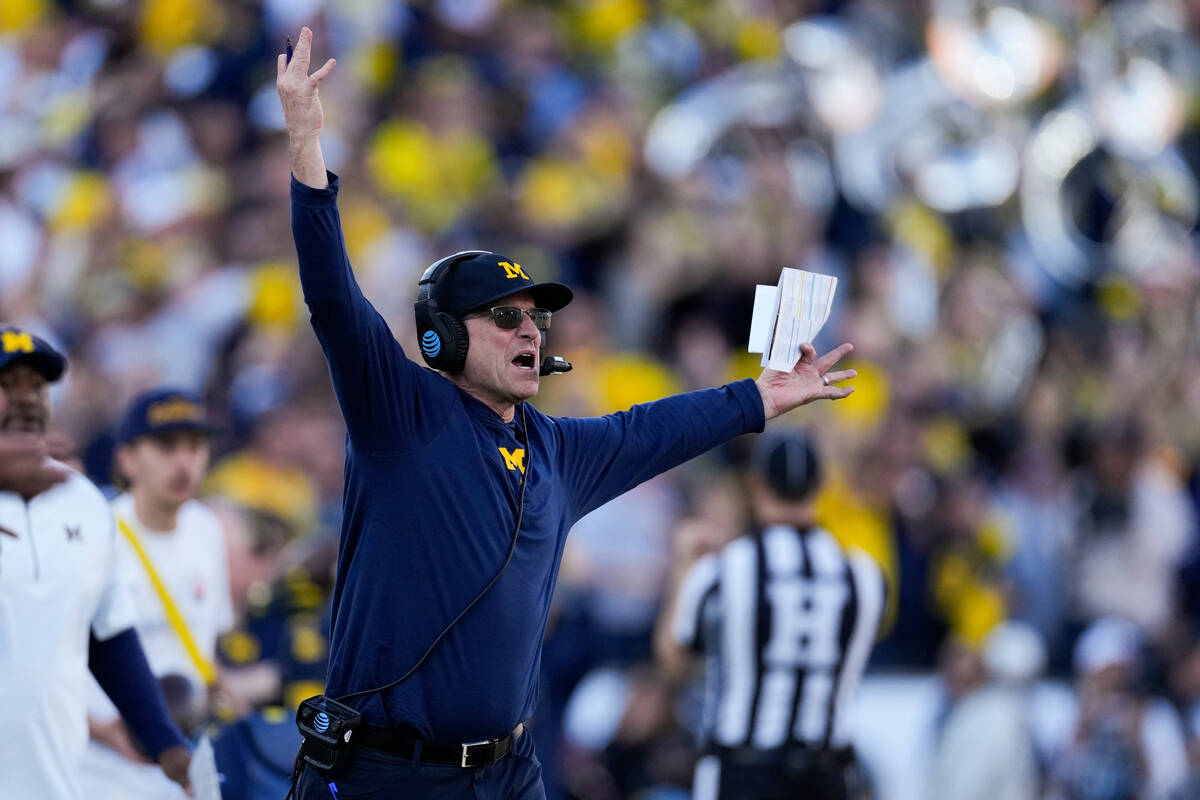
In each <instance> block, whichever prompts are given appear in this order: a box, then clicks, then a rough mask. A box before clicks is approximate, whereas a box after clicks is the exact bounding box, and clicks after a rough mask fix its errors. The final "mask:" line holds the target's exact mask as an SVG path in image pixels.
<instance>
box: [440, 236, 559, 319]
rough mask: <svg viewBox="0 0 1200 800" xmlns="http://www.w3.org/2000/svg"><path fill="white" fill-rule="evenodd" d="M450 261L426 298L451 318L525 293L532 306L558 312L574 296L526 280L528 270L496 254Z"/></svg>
mask: <svg viewBox="0 0 1200 800" xmlns="http://www.w3.org/2000/svg"><path fill="white" fill-rule="evenodd" d="M450 258H453V259H454V263H453V264H450V265H449V266H448V267H447V268H446V269H445V270H444V271H443V272H442V273H441V274H440V275H439V276H438V279H437V283H436V284H434V285H433V286H432V287H431V291H430V297H431V298H432V299H433V300H435V301H437V306H438V310H439V311H444V312H446V313H449V314H451V315H453V316H455V317H460V318H461V317H463V316H464V315H466V314H468V313H470V312H472V311H478V310H479V309H483V308H489V307H490V306H491V304H492V303H494V302H496V301H497V300H499V299H500V298H502V297H508V296H509V295H510V294H515V293H516V292H529V293H530V294H532V295H533V303H534V305H535V306H537V307H538V308H544V309H546V310H547V311H558V310H559V309H560V308H562V307H563V306H565V305H566V304H567V303H569V302H571V298H572V297H574V294H573V293H572V292H571V290H570V289H569V288H568V287H566V286H564V285H563V284H561V283H553V282H550V281H547V282H543V283H537V282H535V281H534V280H533V278H531V277H529V272H528V270H526V269H525V268H524V267H522V266H521V265H520V264H518V263H517V262H515V261H513V260H512V259H511V258H508V257H507V256H503V255H500V254H499V253H489V252H486V251H482V250H480V251H474V252H471V253H469V254H456V255H455V256H450ZM444 260H447V259H443V261H444ZM439 263H440V262H439ZM436 266H437V265H436V264H435V265H434V267H436ZM432 270H433V267H431V268H430V270H427V271H426V275H427V276H428V275H429V273H430V272H431V271H432ZM422 280H425V278H422Z"/></svg>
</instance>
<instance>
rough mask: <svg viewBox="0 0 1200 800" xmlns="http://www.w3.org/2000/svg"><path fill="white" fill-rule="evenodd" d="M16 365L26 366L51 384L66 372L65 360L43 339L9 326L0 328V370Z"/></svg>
mask: <svg viewBox="0 0 1200 800" xmlns="http://www.w3.org/2000/svg"><path fill="white" fill-rule="evenodd" d="M17 363H25V364H28V365H29V366H31V367H33V368H34V369H35V370H37V371H38V372H40V373H41V375H42V377H43V378H45V379H46V380H48V381H50V382H51V383H53V382H54V381H56V380H58V379H59V378H61V377H62V375H63V373H64V372H66V370H67V359H66V358H65V357H64V356H63V354H62V353H60V352H58V351H57V350H55V349H54V348H53V347H51V346H50V343H49V342H47V341H46V340H45V339H43V338H41V337H40V336H34V335H33V334H32V333H30V332H29V331H25V330H21V329H20V328H17V327H14V326H11V325H3V326H0V370H3V369H5V368H7V367H8V366H9V365H11V364H17Z"/></svg>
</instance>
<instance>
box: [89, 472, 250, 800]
mask: <svg viewBox="0 0 1200 800" xmlns="http://www.w3.org/2000/svg"><path fill="white" fill-rule="evenodd" d="M112 508H113V511H114V512H115V513H116V516H117V517H119V518H120V519H122V520H123V521H124V522H126V523H127V524H128V525H129V527H130V528H132V529H133V531H134V533H135V534H137V537H138V540H139V541H140V542H141V545H142V547H143V548H144V549H145V551H146V555H147V556H149V558H150V561H151V562H152V563H153V564H154V569H155V571H156V572H157V573H158V576H159V577H160V578H161V579H162V581H163V583H164V584H165V585H166V587H167V591H168V592H170V594H171V599H172V600H173V601H174V602H175V605H176V607H177V608H178V609H179V613H180V614H181V615H182V616H183V618H184V620H185V621H186V622H187V626H188V630H189V631H191V634H192V637H193V638H194V639H195V641H196V646H197V647H198V648H199V650H200V652H201V653H203V654H204V656H205V658H207V659H209V660H210V661H211V660H212V659H213V658H214V657H215V654H216V650H217V638H218V637H219V636H220V635H221V634H222V633H224V632H225V631H227V630H229V629H230V628H232V627H233V604H232V601H231V599H230V595H229V564H228V560H227V558H226V555H225V553H226V549H225V539H224V536H223V534H222V532H221V523H220V521H219V520H218V519H217V517H216V515H215V514H213V513H212V511H210V510H209V509H208V507H207V506H205V505H204V504H203V503H200V502H198V501H195V500H190V501H188V502H187V503H185V504H184V505H183V507H182V508H180V509H179V516H178V518H177V520H176V526H175V530H173V531H167V532H163V531H153V530H149V529H147V528H146V527H145V526H144V525H143V524H142V523H141V521H140V520H139V519H138V517H137V514H136V513H135V511H134V507H133V498H132V497H131V496H130V495H128V494H123V495H121V496H120V497H118V498H116V499H115V500H114V501H113V504H112ZM118 539H119V542H118V545H117V552H118V557H119V559H120V561H121V572H122V576H123V577H124V578H125V579H126V581H127V582H128V584H129V588H130V590H131V594H132V596H133V599H134V602H135V605H136V608H137V614H136V620H135V627H136V628H137V632H138V638H140V639H141V641H142V649H143V650H144V651H145V652H146V661H147V662H149V664H150V671H151V672H153V673H154V675H155V676H156V677H161V676H163V675H168V674H176V675H183V676H185V677H187V678H188V679H189V680H190V681H191V682H192V686H193V688H194V689H195V691H196V692H197V693H199V694H201V695H202V694H203V693H204V692H205V691H206V687H205V685H204V678H203V676H201V675H200V672H199V671H198V670H197V669H196V667H195V664H193V663H192V660H191V658H190V657H189V656H188V654H187V651H186V650H185V649H184V647H183V643H182V642H181V641H180V639H179V635H178V634H177V633H176V632H175V629H174V628H172V627H171V624H170V622H169V621H168V620H167V612H166V610H165V609H164V608H163V604H162V600H161V599H160V598H159V595H158V592H157V591H156V590H155V588H154V584H153V583H152V582H151V581H150V577H149V575H148V574H147V573H146V568H145V566H143V564H142V560H141V559H140V558H139V557H138V555H137V553H136V552H134V550H133V548H132V547H131V546H130V544H129V542H128V541H127V540H126V539H125V536H124V534H118ZM92 684H93V694H92V697H91V698H90V701H89V713H90V714H91V716H92V717H94V718H96V719H99V720H108V719H111V718H113V717H115V716H116V714H117V711H116V708H114V707H113V705H112V703H111V701H109V699H108V698H107V697H106V696H104V693H103V692H102V691H101V690H100V687H99V685H97V684H96V683H95V681H93V682H92ZM83 785H84V788H85V789H86V794H87V796H88V797H89V798H105V797H112V798H117V797H125V796H136V797H147V798H167V797H183V793H182V790H180V788H179V787H178V785H176V784H174V783H172V782H171V781H169V780H168V779H167V778H166V776H165V775H163V774H162V771H161V770H159V769H158V767H157V766H146V765H138V764H134V763H132V762H130V761H128V760H126V759H125V758H124V757H122V756H120V755H118V754H117V753H115V752H113V751H112V750H110V749H109V748H108V747H106V746H104V745H102V744H99V743H98V742H91V743H89V745H88V748H87V753H86V754H85V757H84V770H83ZM134 787H137V789H138V791H136V792H135V790H134Z"/></svg>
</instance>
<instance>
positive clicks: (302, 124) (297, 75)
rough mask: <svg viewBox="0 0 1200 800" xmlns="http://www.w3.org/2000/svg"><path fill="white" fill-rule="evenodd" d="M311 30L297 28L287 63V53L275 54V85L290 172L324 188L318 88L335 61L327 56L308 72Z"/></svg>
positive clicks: (331, 69)
mask: <svg viewBox="0 0 1200 800" xmlns="http://www.w3.org/2000/svg"><path fill="white" fill-rule="evenodd" d="M312 36H313V34H312V30H310V29H309V28H307V27H304V28H301V29H300V36H299V37H298V40H297V42H296V50H295V52H294V53H293V54H292V62H291V63H290V64H289V63H288V61H287V56H286V55H284V54H283V53H280V54H279V60H278V62H277V64H276V70H275V88H276V89H278V90H279V100H280V102H282V103H283V118H284V120H286V122H287V132H288V147H289V151H290V153H291V160H292V175H294V176H295V177H296V180H298V181H300V183H303V184H304V185H305V186H311V187H312V188H314V189H324V188H325V187H326V186H328V185H329V181H328V179H327V178H326V171H325V156H324V154H323V153H322V152H321V128H322V127H323V126H324V124H325V112H324V110H323V109H322V108H321V97H320V94H319V92H318V87H319V86H320V84H321V81H323V80H325V78H327V77H329V75H330V74H332V73H333V68H334V67H336V66H337V61H336V60H334V59H332V58H331V59H329V60H328V61H326V62H325V63H324V64H323V65H322V66H321V68H320V69H319V70H317V71H316V72H314V73H313V74H311V75H309V74H308V67H309V62H310V60H311V58H312Z"/></svg>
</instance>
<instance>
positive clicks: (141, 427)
mask: <svg viewBox="0 0 1200 800" xmlns="http://www.w3.org/2000/svg"><path fill="white" fill-rule="evenodd" d="M175 431H199V432H200V433H215V432H216V431H217V428H216V426H215V425H213V424H212V423H211V422H209V421H208V415H207V414H206V413H205V411H204V403H203V402H201V400H200V398H199V397H197V396H196V395H194V394H192V393H191V392H185V391H183V390H182V389H169V388H164V389H154V390H151V391H149V392H143V393H142V394H140V395H138V396H137V397H136V398H134V400H133V402H132V403H130V404H129V410H128V411H126V412H125V418H124V419H123V420H121V427H120V428H118V429H117V442H118V443H120V444H128V443H129V442H132V441H133V440H134V439H136V438H138V437H139V436H153V435H155V434H159V433H173V432H175Z"/></svg>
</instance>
